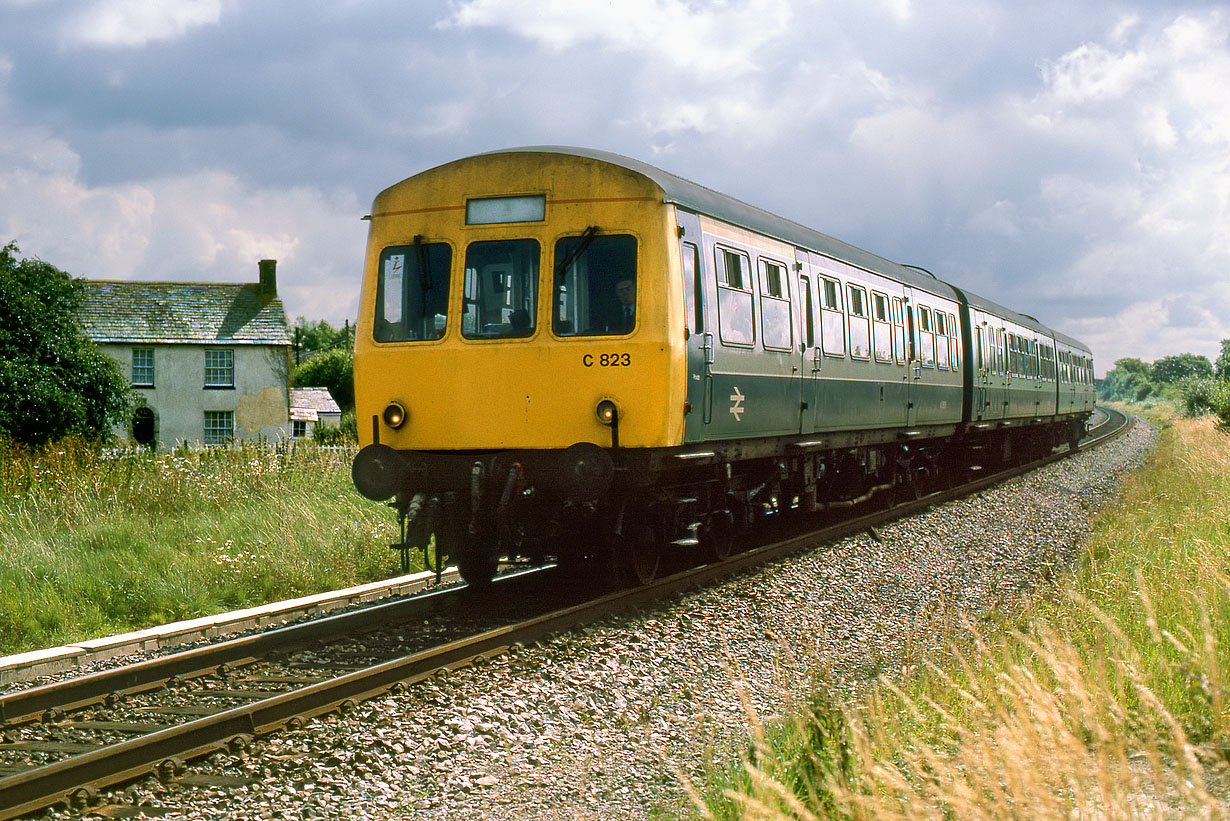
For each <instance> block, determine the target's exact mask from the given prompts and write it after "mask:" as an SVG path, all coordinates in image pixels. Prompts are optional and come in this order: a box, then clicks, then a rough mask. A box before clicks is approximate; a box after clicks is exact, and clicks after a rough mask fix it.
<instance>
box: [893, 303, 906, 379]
mask: <svg viewBox="0 0 1230 821" xmlns="http://www.w3.org/2000/svg"><path fill="white" fill-rule="evenodd" d="M892 310H893V356H894V358H896V360H897V364H898V365H904V364H905V363H906V358H905V317H904V311H903V306H902V302H901V297H898V296H895V297H893V303H892Z"/></svg>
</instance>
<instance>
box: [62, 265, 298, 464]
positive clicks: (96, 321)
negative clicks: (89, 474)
mask: <svg viewBox="0 0 1230 821" xmlns="http://www.w3.org/2000/svg"><path fill="white" fill-rule="evenodd" d="M81 282H82V284H83V291H84V300H83V303H82V307H81V311H80V318H81V323H82V326H83V327H84V329H85V332H86V334H87V335H88V336H89V337H90V338H91V339H93V340H94V342H95V343H96V344H97V345H98V347H99V349H100V350H101V351H102V352H103V353H105V354H107V355H108V356H110V357H111V358H112V359H115V360H116V361H118V362H119V363H120V365H121V367H122V368H123V369H124V372H125V373H126V374H127V375H128V377H129V378H130V380H131V382H132V386H133V389H134V391H135V392H136V393H137V394H138V396H139V400H138V401H139V406H138V407H137V409H136V411H135V413H134V414H133V419H132V424H131V425H130V426H129V428H128V430H126V431H117V433H119V434H121V435H122V436H125V437H127V438H130V439H131V440H133V441H135V442H138V443H140V444H148V445H156V446H158V447H164V448H170V447H175V446H177V445H180V444H184V443H186V444H205V445H221V444H226V443H229V442H231V441H232V440H236V439H280V438H284V437H285V436H287V434H288V433H289V430H288V422H289V407H290V401H289V400H290V397H289V383H290V352H291V338H290V333H289V329H288V327H287V323H286V312H285V310H284V308H283V306H282V300H281V299H280V298H279V297H278V294H277V262H276V260H271V259H270V260H261V262H260V265H259V279H258V281H257V282H255V283H250V284H243V283H212V282H119V281H111V280H81Z"/></svg>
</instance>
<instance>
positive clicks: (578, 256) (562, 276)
mask: <svg viewBox="0 0 1230 821" xmlns="http://www.w3.org/2000/svg"><path fill="white" fill-rule="evenodd" d="M636 306H637V277H636V237H633V236H630V235H628V234H611V235H605V236H596V235H595V234H593V233H592V231H587V232H586V233H584V234H582V235H581V236H577V237H564V238H563V239H561V240H560V241H559V242H557V243H555V295H554V309H553V312H552V319H551V329H552V330H553V331H554V332H555V335H556V336H609V335H618V334H627V333H632V330H633V329H634V328H635V327H636Z"/></svg>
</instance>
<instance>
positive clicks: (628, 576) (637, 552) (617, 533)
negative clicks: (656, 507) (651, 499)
mask: <svg viewBox="0 0 1230 821" xmlns="http://www.w3.org/2000/svg"><path fill="white" fill-rule="evenodd" d="M651 514H652V510H651V508H650V506H649V505H648V504H646V503H644V502H636V501H633V502H628V503H625V504H624V507H623V510H621V511H620V514H619V517H618V520H617V521H618V524H617V525H616V527H615V529H614V531H613V532H611V534H610V536H609V538H610V547H611V555H612V556H613V558H614V559H615V564H616V567H617V568H618V572H619V575H620V576H621V577H622V578H623V579H624V580H625V581H627V582H628V583H630V584H637V585H640V584H649V583H650V582H651V581H653V580H654V579H655V578H657V575H658V565H660V564H661V563H662V540H661V539H660V538H659V537H658V534H657V532H656V531H655V530H654V527H653V518H652V515H651Z"/></svg>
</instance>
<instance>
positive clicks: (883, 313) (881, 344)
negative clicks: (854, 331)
mask: <svg viewBox="0 0 1230 821" xmlns="http://www.w3.org/2000/svg"><path fill="white" fill-rule="evenodd" d="M871 340H872V348H873V349H874V350H875V356H876V361H877V362H892V361H893V338H892V327H891V326H890V325H889V322H888V297H886V296H885V295H884V294H877V293H876V292H875V291H872V292H871Z"/></svg>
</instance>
